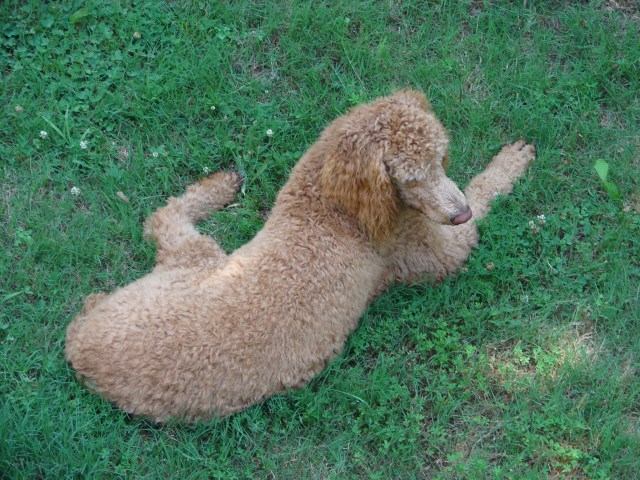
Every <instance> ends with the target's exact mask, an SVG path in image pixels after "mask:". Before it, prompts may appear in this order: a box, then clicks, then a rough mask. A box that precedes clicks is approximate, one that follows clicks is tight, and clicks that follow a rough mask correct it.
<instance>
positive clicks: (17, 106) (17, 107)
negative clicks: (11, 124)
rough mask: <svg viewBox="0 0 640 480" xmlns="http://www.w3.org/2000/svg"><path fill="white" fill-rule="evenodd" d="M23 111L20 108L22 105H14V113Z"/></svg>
mask: <svg viewBox="0 0 640 480" xmlns="http://www.w3.org/2000/svg"><path fill="white" fill-rule="evenodd" d="M23 110H24V108H22V105H16V113H20V112H22V111H23Z"/></svg>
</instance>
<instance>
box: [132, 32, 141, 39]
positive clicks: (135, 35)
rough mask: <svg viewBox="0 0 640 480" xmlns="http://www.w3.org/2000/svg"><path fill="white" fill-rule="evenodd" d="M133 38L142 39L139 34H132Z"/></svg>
mask: <svg viewBox="0 0 640 480" xmlns="http://www.w3.org/2000/svg"><path fill="white" fill-rule="evenodd" d="M133 38H135V39H139V38H142V35H141V34H140V32H133Z"/></svg>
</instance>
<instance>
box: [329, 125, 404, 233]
mask: <svg viewBox="0 0 640 480" xmlns="http://www.w3.org/2000/svg"><path fill="white" fill-rule="evenodd" d="M383 157H384V151H383V150H382V148H381V147H379V146H378V145H374V144H373V142H371V141H370V139H368V138H367V135H366V134H364V135H358V134H351V135H349V134H347V135H344V136H343V138H342V139H341V141H340V142H339V143H338V144H337V145H335V150H334V151H333V152H331V153H330V154H329V155H328V157H327V158H326V159H325V162H324V166H323V168H322V192H323V195H324V197H325V199H327V200H328V201H329V202H331V203H332V204H334V205H335V206H336V207H338V208H339V209H340V210H342V211H343V212H345V213H347V214H349V215H353V216H354V217H356V218H357V219H358V222H359V224H360V226H361V228H362V229H363V230H364V231H365V233H366V234H367V235H368V236H369V238H370V239H371V240H373V241H379V240H382V239H383V238H384V237H385V236H387V235H388V234H389V233H390V232H391V229H392V228H393V224H394V221H395V218H396V215H397V213H398V197H397V194H396V192H395V189H394V186H393V183H392V181H391V178H390V177H389V174H388V172H387V169H386V167H385V164H384V162H383Z"/></svg>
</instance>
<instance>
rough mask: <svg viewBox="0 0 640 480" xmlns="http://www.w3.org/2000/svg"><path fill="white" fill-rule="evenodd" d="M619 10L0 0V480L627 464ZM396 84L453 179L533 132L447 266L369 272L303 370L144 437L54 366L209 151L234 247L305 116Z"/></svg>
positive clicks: (138, 266)
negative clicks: (517, 164) (233, 176)
mask: <svg viewBox="0 0 640 480" xmlns="http://www.w3.org/2000/svg"><path fill="white" fill-rule="evenodd" d="M70 4H73V5H72V6H71V5H70ZM634 5H635V6H634ZM620 7H622V8H620ZM639 16H640V14H639V13H638V10H637V5H636V4H635V3H634V2H631V1H629V2H624V1H619V2H618V3H615V2H606V1H603V2H593V3H590V2H553V1H531V2H478V1H460V2H440V3H437V2H417V1H414V0H404V1H402V2H396V1H385V2H371V1H364V2H360V1H359V2H309V1H306V2H273V1H266V2H255V3H247V2H167V3H166V4H162V3H159V2H143V1H134V2H132V3H131V4H128V3H127V2H118V1H113V2H111V1H104V2H103V1H99V0H93V1H91V0H89V1H87V2H86V3H82V2H47V3H43V2H37V1H35V0H32V1H31V2H28V1H26V2H22V1H11V0H8V1H5V2H2V4H1V5H0V20H1V21H0V69H1V71H0V74H1V77H0V98H1V99H2V102H1V103H0V105H1V107H2V114H1V115H0V214H1V218H2V236H1V237H0V477H1V476H3V477H5V478H16V479H20V478H25V479H37V478H47V479H48V478H148V479H156V478H181V479H200V478H203V479H204V478H229V479H232V478H238V479H240V478H278V479H286V478H291V479H298V478H318V479H320V478H336V479H342V478H382V479H387V478H403V479H404V478H443V479H450V478H470V479H474V478H518V479H521V478H536V479H537V478H637V477H638V476H640V466H639V465H640V464H639V462H638V458H640V377H639V375H640V373H639V370H638V365H639V364H640V359H639V355H640V340H639V339H640V321H639V320H640V318H639V317H640V314H639V312H640V308H639V297H640V281H639V280H640V215H639V213H638V212H639V211H640V193H639V188H638V184H639V178H638V172H639V171H640V85H639V80H638V78H639V77H638V71H640V36H639V35H638V31H639V29H640V18H639ZM401 87H415V88H419V89H422V90H423V91H425V92H426V93H427V95H428V96H429V98H430V99H431V101H432V104H433V108H434V110H435V111H436V113H437V114H438V116H439V117H440V118H441V119H442V121H443V123H444V124H445V125H446V127H447V128H448V129H449V131H450V133H451V138H452V145H451V158H452V168H451V175H452V177H453V178H454V179H455V180H456V181H457V182H459V183H460V184H461V185H464V184H466V182H467V181H468V180H469V179H470V178H471V176H473V175H474V174H475V173H477V172H479V171H480V170H481V169H482V167H483V165H485V164H486V163H487V161H488V160H489V159H490V158H491V157H492V155H494V154H495V153H496V152H497V151H498V150H499V148H500V146H501V145H503V144H505V143H507V142H511V141H513V140H516V139H518V138H521V137H526V138H527V139H529V140H530V141H535V142H536V145H537V148H538V160H537V162H536V163H535V164H534V165H533V166H532V168H531V169H530V170H529V171H528V173H527V175H526V177H525V178H524V179H523V180H522V181H520V182H519V183H518V185H517V186H516V188H515V191H514V193H513V194H512V195H510V196H509V197H506V198H499V199H497V201H496V205H495V208H494V211H493V213H492V215H491V216H490V217H489V218H488V219H487V220H486V221H485V222H484V223H483V224H482V226H481V232H482V237H481V242H480V245H479V247H478V248H477V249H476V250H475V251H474V253H473V254H472V256H471V257H470V259H469V261H468V262H467V264H466V268H465V270H464V271H463V272H461V273H460V274H458V275H456V276H454V277H452V278H449V279H448V280H446V281H445V282H444V283H442V284H440V285H436V286H428V285H424V286H415V287H403V286H399V287H396V288H394V289H392V290H391V291H390V292H388V293H387V294H385V295H384V296H382V297H381V298H379V299H378V300H377V301H375V302H374V303H373V304H372V305H371V306H370V307H369V309H368V311H367V312H366V314H365V315H364V317H363V318H362V321H361V325H360V327H359V329H358V330H357V331H356V332H355V333H354V334H353V335H352V336H351V338H350V339H349V341H348V343H347V346H346V348H345V350H344V352H343V353H342V354H341V355H340V356H339V357H338V358H337V359H336V360H335V361H334V362H332V363H331V364H330V365H329V366H328V367H327V369H326V370H325V371H324V372H322V373H321V374H320V375H319V376H318V377H317V378H315V379H314V380H313V381H312V382H311V383H310V384H309V385H308V386H307V387H305V388H303V389H300V390H297V391H294V392H291V393H289V394H288V395H286V396H278V397H275V398H272V399H270V400H268V401H266V402H265V403H263V404H262V405H258V406H255V407H252V408H250V409H249V410H247V411H246V412H243V413H241V414H238V415H235V416H233V417H231V418H228V419H225V420H221V421H213V422H211V423H208V424H201V425H195V426H194V425H182V424H175V425H168V426H156V425H153V424H150V423H148V422H147V421H145V420H144V419H139V418H130V417H128V416H127V415H125V414H123V413H122V412H120V411H119V410H117V409H116V408H114V407H112V406H111V405H110V404H109V403H107V402H105V401H103V400H102V399H100V398H99V397H98V396H95V395H93V394H91V393H90V392H89V391H88V390H87V389H85V388H83V387H82V386H80V385H79V384H78V383H77V382H76V380H75V378H74V374H73V371H72V370H71V369H70V368H69V367H68V366H67V365H66V363H65V360H64V355H63V347H64V333H65V328H66V325H67V324H68V323H69V321H70V320H71V318H72V317H73V315H74V314H75V312H77V311H78V309H79V307H80V305H81V302H82V300H83V298H84V297H85V296H86V295H87V294H89V293H91V292H95V291H100V290H107V291H110V290H112V289H114V288H115V287H116V286H119V285H123V284H126V283H128V282H131V281H132V280H134V279H137V278H139V277H140V276H142V275H144V274H145V273H146V272H148V271H149V269H150V268H151V266H152V265H153V259H154V251H153V248H152V247H151V246H150V245H148V244H146V243H145V242H144V241H143V239H142V228H141V223H142V221H143V219H144V218H145V216H146V215H148V214H149V213H150V212H151V211H152V210H153V209H155V208H156V207H158V206H159V205H162V204H163V202H164V201H165V199H166V198H167V197H168V196H170V195H175V194H178V193H180V192H181V191H183V190H184V188H185V186H186V185H188V184H189V183H191V182H193V181H194V180H196V179H198V178H200V177H202V176H204V169H205V167H206V168H208V169H209V170H211V171H214V170H216V169H219V168H226V167H234V168H236V169H238V170H240V171H241V172H242V173H243V174H245V175H246V178H247V182H246V185H245V189H244V191H243V193H242V195H240V196H239V197H238V201H237V204H236V205H234V206H232V207H230V208H229V209H227V210H225V211H224V212H221V213H219V214H217V215H216V216H215V219H214V220H213V221H211V222H207V223H206V224H205V225H203V227H202V228H203V231H206V232H209V233H211V234H213V235H215V236H216V238H218V239H219V241H220V242H221V243H222V244H223V245H224V246H225V247H226V248H229V249H233V248H236V247H238V246H239V245H241V244H243V243H244V242H246V241H247V240H248V239H250V238H251V237H252V236H253V235H254V233H255V232H256V231H257V230H258V229H259V228H260V227H261V225H262V222H263V219H264V217H265V215H266V213H267V212H268V211H269V209H270V207H271V205H272V204H273V201H274V198H275V195H276V193H277V191H278V189H279V188H280V187H281V185H282V184H283V182H284V181H285V179H286V177H287V174H288V172H289V171H290V169H291V167H292V166H293V165H294V164H295V162H296V160H297V159H298V158H299V156H300V155H301V153H302V152H304V150H305V149H306V148H307V147H308V146H309V145H310V144H311V143H313V141H314V140H315V139H316V138H317V136H318V134H319V132H320V131H321V129H322V128H323V127H324V126H325V125H327V123H328V122H330V121H331V120H332V119H333V118H335V117H336V116H338V115H340V114H341V113H343V112H345V111H346V110H347V109H348V108H349V107H350V106H352V105H355V104H357V103H359V102H362V101H368V100H370V99H372V98H375V97H376V96H379V95H383V94H387V93H389V92H391V91H392V90H393V89H395V88H401ZM212 107H215V109H212ZM267 129H272V130H273V132H274V134H273V136H272V137H271V138H269V137H268V136H267V135H266V130H267ZM40 131H46V132H47V133H48V135H47V137H46V138H40V136H39V134H40ZM81 141H86V142H87V144H86V146H87V148H86V149H82V148H80V142H81ZM598 159H601V160H604V161H606V162H607V163H608V166H609V175H608V181H609V182H611V183H613V184H615V185H616V186H617V189H618V190H619V192H620V196H619V197H618V196H615V195H610V194H608V193H607V192H608V191H609V190H608V189H605V188H603V183H602V181H601V179H600V178H599V177H598V175H597V173H596V171H595V170H594V164H595V162H596V160H598ZM73 187H76V188H78V189H79V190H80V193H79V195H72V194H71V190H72V188H73ZM118 192H121V193H120V194H118ZM122 194H124V195H125V196H126V198H127V199H128V202H127V201H124V200H123V199H121V196H122ZM119 195H120V196H119ZM538 215H544V218H545V220H544V223H543V222H542V221H541V220H539V219H538ZM530 222H533V225H534V226H535V228H532V226H531V225H530Z"/></svg>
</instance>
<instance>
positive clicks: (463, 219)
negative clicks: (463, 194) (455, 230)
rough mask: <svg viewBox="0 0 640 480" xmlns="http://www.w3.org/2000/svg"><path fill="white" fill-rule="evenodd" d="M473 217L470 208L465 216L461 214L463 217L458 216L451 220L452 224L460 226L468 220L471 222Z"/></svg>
mask: <svg viewBox="0 0 640 480" xmlns="http://www.w3.org/2000/svg"><path fill="white" fill-rule="evenodd" d="M471 215H472V213H471V209H470V208H467V211H466V212H464V213H463V214H461V215H458V216H457V217H454V218H453V219H452V220H451V223H453V224H454V225H460V224H461V223H464V222H466V221H467V220H469V219H470V218H471Z"/></svg>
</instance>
